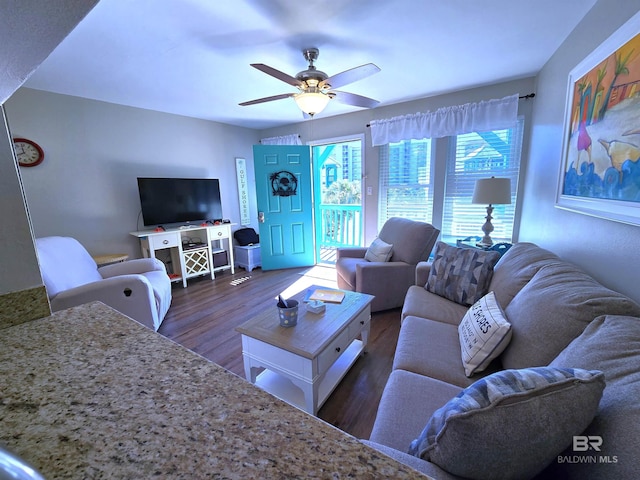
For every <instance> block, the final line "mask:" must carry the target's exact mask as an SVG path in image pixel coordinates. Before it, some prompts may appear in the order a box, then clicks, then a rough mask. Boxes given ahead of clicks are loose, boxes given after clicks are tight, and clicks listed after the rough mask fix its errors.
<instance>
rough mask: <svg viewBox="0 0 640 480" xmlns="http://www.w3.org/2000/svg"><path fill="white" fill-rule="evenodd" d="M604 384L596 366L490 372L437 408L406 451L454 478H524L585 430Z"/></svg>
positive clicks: (541, 468)
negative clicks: (583, 368) (436, 466)
mask: <svg viewBox="0 0 640 480" xmlns="http://www.w3.org/2000/svg"><path fill="white" fill-rule="evenodd" d="M604 387H605V381H604V374H603V373H602V372H600V371H597V370H592V371H589V370H582V369H577V368H576V369H572V368H554V367H536V368H527V369H523V370H503V371H501V372H497V373H494V374H492V375H489V376H487V377H485V378H483V379H481V380H478V381H477V382H475V383H474V384H472V385H471V386H469V387H467V388H465V389H464V390H463V391H462V392H461V393H460V394H459V395H458V396H456V397H455V398H453V399H452V400H450V401H449V402H447V403H446V404H445V405H444V406H443V407H442V408H440V409H438V410H436V411H435V412H434V414H433V416H432V417H431V418H430V419H429V422H428V423H427V425H426V427H425V428H424V430H423V431H422V433H421V434H420V436H419V437H418V438H417V439H415V440H414V441H413V442H411V445H410V447H409V453H410V454H412V455H415V456H418V457H420V458H423V459H425V460H429V461H430V462H432V463H435V464H436V465H438V466H439V467H441V468H443V469H444V470H446V471H448V472H449V473H452V474H454V475H459V476H461V477H466V478H474V479H480V480H482V479H491V480H500V479H510V478H531V477H533V476H535V475H536V474H537V473H539V472H540V471H542V470H543V469H544V467H545V466H547V465H548V464H549V463H550V462H552V461H553V460H554V459H555V458H556V457H557V455H558V454H560V453H561V452H562V451H563V450H564V449H565V448H566V447H568V446H569V445H571V443H572V441H573V436H574V435H580V433H582V432H583V431H584V429H585V428H587V426H588V425H589V423H591V421H592V420H593V418H594V416H595V414H596V411H597V409H598V404H599V402H600V398H601V397H602V392H603V390H604Z"/></svg>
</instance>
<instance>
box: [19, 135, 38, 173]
mask: <svg viewBox="0 0 640 480" xmlns="http://www.w3.org/2000/svg"><path fill="white" fill-rule="evenodd" d="M13 148H14V149H15V151H16V157H17V158H18V164H19V165H20V166H21V167H35V166H36V165H40V164H41V163H42V161H43V160H44V150H42V148H41V147H40V145H38V144H37V143H36V142H34V141H32V140H27V139H26V138H14V139H13Z"/></svg>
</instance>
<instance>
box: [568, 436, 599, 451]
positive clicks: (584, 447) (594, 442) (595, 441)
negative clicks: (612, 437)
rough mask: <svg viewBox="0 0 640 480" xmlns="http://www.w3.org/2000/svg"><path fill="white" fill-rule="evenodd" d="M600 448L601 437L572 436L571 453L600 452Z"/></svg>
mask: <svg viewBox="0 0 640 480" xmlns="http://www.w3.org/2000/svg"><path fill="white" fill-rule="evenodd" d="M601 446H602V437H600V436H598V435H589V436H583V435H574V437H573V451H574V452H586V451H588V450H595V451H596V452H599V451H600V447H601Z"/></svg>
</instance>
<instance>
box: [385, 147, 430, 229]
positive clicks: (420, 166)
mask: <svg viewBox="0 0 640 480" xmlns="http://www.w3.org/2000/svg"><path fill="white" fill-rule="evenodd" d="M378 206H379V209H378V227H379V228H382V225H383V224H384V223H385V222H386V221H387V219H389V218H391V217H403V218H410V219H413V220H419V221H423V222H427V223H431V216H432V210H433V208H432V206H433V188H432V170H431V140H428V139H423V140H407V141H402V142H397V143H391V144H389V145H384V146H381V147H380V197H379V202H378Z"/></svg>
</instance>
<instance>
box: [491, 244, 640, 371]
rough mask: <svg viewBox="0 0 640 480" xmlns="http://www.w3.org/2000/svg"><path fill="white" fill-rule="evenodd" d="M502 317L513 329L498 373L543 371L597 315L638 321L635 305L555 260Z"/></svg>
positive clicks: (525, 287) (638, 313) (538, 274)
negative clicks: (529, 368) (504, 316)
mask: <svg viewBox="0 0 640 480" xmlns="http://www.w3.org/2000/svg"><path fill="white" fill-rule="evenodd" d="M507 253H509V252H507ZM504 311H505V313H506V315H507V318H508V319H509V322H510V323H511V326H512V328H513V338H512V339H511V342H510V343H509V345H508V346H507V348H506V349H505V351H504V352H503V353H502V355H501V356H500V358H501V359H502V365H503V366H504V368H525V367H533V366H543V365H548V364H549V362H551V360H553V359H554V358H555V357H556V356H557V355H558V354H559V353H560V352H561V351H562V350H563V349H564V348H565V347H566V346H567V345H569V343H570V342H571V341H572V340H573V339H574V338H576V337H577V336H578V335H580V334H581V333H582V331H583V330H584V329H585V327H586V326H587V325H588V324H589V323H590V322H591V321H593V319H594V318H596V317H598V316H600V315H632V316H639V317H640V306H639V305H638V304H636V303H635V302H633V301H632V300H631V299H629V298H628V297H625V296H624V295H622V294H620V293H617V292H614V291H613V290H609V289H608V288H606V287H603V286H602V285H600V284H599V283H598V282H596V281H595V280H594V279H593V278H591V277H590V276H589V275H587V274H586V273H584V272H583V271H582V270H580V269H578V268H577V267H575V266H573V265H571V264H570V263H567V262H563V261H561V260H558V261H550V262H548V263H547V265H544V266H543V267H541V268H540V269H539V270H538V272H537V273H536V274H535V275H534V277H533V278H532V279H531V281H529V283H527V285H525V286H524V287H523V288H522V290H520V292H519V293H518V294H517V295H516V296H515V297H514V298H513V300H512V301H511V303H510V304H509V305H508V306H507V307H506V308H505V309H504Z"/></svg>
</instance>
